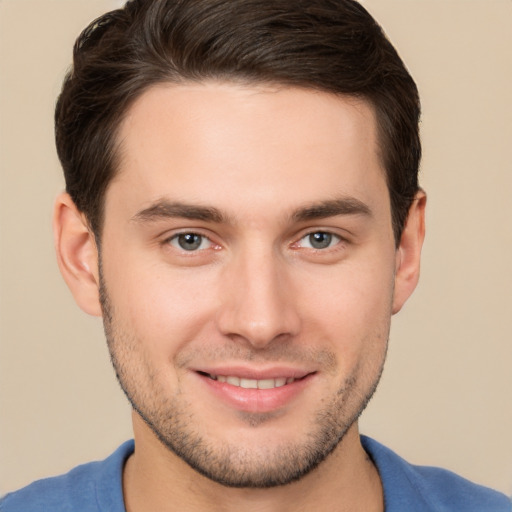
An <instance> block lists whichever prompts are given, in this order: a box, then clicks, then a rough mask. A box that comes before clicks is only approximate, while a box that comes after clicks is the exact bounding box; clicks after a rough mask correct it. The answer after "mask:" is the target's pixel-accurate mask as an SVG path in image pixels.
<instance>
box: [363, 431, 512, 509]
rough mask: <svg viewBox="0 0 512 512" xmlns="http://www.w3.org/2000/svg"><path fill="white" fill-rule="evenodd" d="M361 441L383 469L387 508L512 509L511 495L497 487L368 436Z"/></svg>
mask: <svg viewBox="0 0 512 512" xmlns="http://www.w3.org/2000/svg"><path fill="white" fill-rule="evenodd" d="M361 443H362V445H363V447H364V449H365V450H366V452H367V453H368V455H369V456H370V457H371V458H372V460H373V461H374V463H375V465H376V466H377V469H378V471H379V474H380V477H381V480H382V485H383V487H384V499H385V501H386V511H389V512H398V511H401V510H415V511H417V512H420V511H425V512H426V511H434V510H435V511H439V512H452V511H453V512H456V511H457V512H459V511H461V510H463V511H464V512H484V511H485V512H512V503H511V501H510V500H509V498H507V497H506V496H505V495H503V494H501V493H499V492H497V491H494V490H492V489H489V488H487V487H483V486H481V485H477V484H474V483H472V482H470V481H469V480H466V479H465V478H462V477H460V476H458V475H456V474H455V473H452V472H451V471H447V470H445V469H441V468H435V467H427V466H415V465H412V464H409V463H408V462H406V461H405V460H404V459H402V458H401V457H399V456H398V455H397V454H396V453H394V452H393V451H391V450H390V449H389V448H386V447H385V446H383V445H381V444H380V443H378V442H377V441H374V440H373V439H370V438H368V437H365V436H361Z"/></svg>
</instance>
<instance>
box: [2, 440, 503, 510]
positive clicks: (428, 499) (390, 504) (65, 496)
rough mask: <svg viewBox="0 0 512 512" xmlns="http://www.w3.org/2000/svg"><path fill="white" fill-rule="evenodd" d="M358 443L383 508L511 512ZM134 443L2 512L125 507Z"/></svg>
mask: <svg viewBox="0 0 512 512" xmlns="http://www.w3.org/2000/svg"><path fill="white" fill-rule="evenodd" d="M361 442H362V444H363V447H364V449H365V450H366V452H367V453H368V455H369V456H370V457H371V458H372V460H373V461H374V463H375V465H376V466H377V469H378V471H379V474H380V477H381V480H382V485H383V488H384V500H385V507H386V512H434V511H435V512H512V504H511V502H510V500H509V499H508V498H507V497H506V496H505V495H503V494H501V493H499V492H496V491H493V490H491V489H488V488H486V487H482V486H480V485H476V484H473V483H471V482H469V481H468V480H465V479H464V478H461V477H460V476H457V475H455V474H454V473H451V472H450V471H446V470H444V469H439V468H433V467H426V466H413V465H411V464H408V463H407V462H406V461H405V460H403V459H402V458H400V457H399V456H398V455H396V454H395V453H394V452H392V451H391V450H389V449H388V448H386V447H385V446H382V445H381V444H379V443H377V441H374V440H373V439H370V438H369V437H365V436H361ZM133 450H134V443H133V441H128V442H126V443H124V444H122V445H121V446H120V447H119V448H118V449H117V450H116V451H115V452H114V453H113V454H112V455H111V456H110V457H108V458H107V459H105V460H104V461H101V462H91V463H89V464H84V465H82V466H78V467H76V468H75V469H72V470H71V471H70V472H69V473H67V474H65V475H62V476H57V477H53V478H46V479H44V480H38V481H37V482H34V483H32V484H30V485H29V486H27V487H24V488H23V489H21V490H19V491H16V492H12V493H10V494H7V495H6V496H5V497H4V498H3V499H2V500H1V501H0V510H1V511H2V512H126V511H125V507H124V501H123V489H122V471H123V465H124V462H125V461H126V459H127V458H128V457H129V456H130V455H131V454H132V453H133Z"/></svg>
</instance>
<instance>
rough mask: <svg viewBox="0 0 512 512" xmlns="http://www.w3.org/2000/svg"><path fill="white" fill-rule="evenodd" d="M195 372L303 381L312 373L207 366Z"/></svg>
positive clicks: (284, 368)
mask: <svg viewBox="0 0 512 512" xmlns="http://www.w3.org/2000/svg"><path fill="white" fill-rule="evenodd" d="M193 371H195V372H199V373H205V374H208V375H215V376H218V375H224V376H234V377H240V378H242V379H253V380H266V379H279V378H283V377H284V378H287V379H290V378H292V379H302V378H303V377H305V376H306V375H309V374H310V373H314V371H311V370H305V369H302V368H292V367H287V366H274V367H271V368H250V367H246V366H205V367H200V368H194V369H193Z"/></svg>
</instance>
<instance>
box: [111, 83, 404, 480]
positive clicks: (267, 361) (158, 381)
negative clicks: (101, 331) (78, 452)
mask: <svg viewBox="0 0 512 512" xmlns="http://www.w3.org/2000/svg"><path fill="white" fill-rule="evenodd" d="M119 137H120V138H119V140H120V141H121V156H122V159H121V160H122V161H121V165H120V171H119V174H118V175H117V176H116V178H115V179H114V181H113V182H112V183H111V184H110V186H109V189H108V191H107V195H106V202H105V224H104V231H103V234H102V251H101V263H102V270H101V296H102V307H103V311H104V323H105V329H106V333H107V339H108V344H109V348H110V351H111V354H112V359H113V362H114V365H115V368H116V371H117V374H118V377H119V380H120V382H121V385H122V387H123V389H124V390H125V393H126V394H127V396H128V397H129V399H130V401H131V403H132V405H133V407H134V409H135V410H136V411H137V414H138V415H140V417H141V418H143V419H144V420H145V423H144V429H145V430H144V429H143V433H142V434H141V435H147V436H155V435H156V436H157V437H158V438H159V439H160V440H161V441H162V442H163V443H164V445H165V446H167V447H168V448H170V450H171V451H172V452H173V453H175V454H178V455H179V456H180V457H181V458H183V459H184V460H185V461H186V462H188V463H189V464H190V465H191V466H192V467H193V468H195V469H197V470H198V471H199V472H201V473H203V474H205V475H207V476H208V477H210V478H211V479H213V480H215V481H217V482H220V483H223V484H225V485H230V486H253V487H264V486H271V485H279V484H284V483H287V482H290V481H292V480H295V479H297V478H299V477H301V476H302V475H304V474H305V473H307V472H308V471H310V470H311V469H312V468H314V467H315V466H316V465H318V464H319V463H320V462H322V461H323V460H324V459H325V458H326V456H327V455H328V454H329V453H331V452H332V451H333V450H335V449H336V447H337V446H338V443H339V442H340V440H341V439H342V438H343V436H344V434H345V433H346V432H347V431H348V430H349V429H350V428H355V423H354V422H355V421H356V419H357V417H358V416H359V414H360V413H361V411H362V410H363V408H364V407H365V405H366V403H367V401H368V400H369V398H370V396H371V395H372V393H373V391H374V389H375V387H376V385H377V381H378V379H379V376H380V373H381V369H382V365H383V362H384V358H385V353H386V346H387V339H388V333H389V323H390V316H391V313H392V309H393V292H394V284H395V271H396V265H397V252H396V248H395V241H394V239H393V232H392V227H391V212H390V204H389V196H388V191H387V188H386V181H385V176H384V170H383V169H382V166H381V163H380V160H379V155H378V151H377V141H376V125H375V119H374V114H373V111H372V109H371V108H370V107H369V106H368V105H367V104H366V103H364V102H362V101H358V100H355V99H348V98H341V97H337V96H334V95H330V94H327V93H322V92H314V91H310V90H302V89H293V88H281V89H278V88H270V87H256V86H252V87H244V86H241V85H233V84H221V83H207V84H195V85H180V86H176V85H172V86H158V87H154V88H152V89H150V90H149V91H147V92H146V93H145V94H144V95H142V96H141V97H140V98H139V99H138V101H137V102H136V103H135V104H134V105H133V107H132V108H131V109H130V111H129V113H128V116H127V118H126V119H125V121H124V123H123V125H122V127H121V131H120V135H119ZM141 423H142V422H141Z"/></svg>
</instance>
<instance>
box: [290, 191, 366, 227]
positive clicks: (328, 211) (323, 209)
mask: <svg viewBox="0 0 512 512" xmlns="http://www.w3.org/2000/svg"><path fill="white" fill-rule="evenodd" d="M337 215H362V216H365V217H372V211H371V209H370V207H369V206H368V205H367V204H365V203H363V202H362V201H360V200H359V199H356V198H355V197H343V198H340V199H332V200H328V201H321V202H319V203H313V204H311V205H310V206H306V207H304V208H299V209H298V210H296V211H295V212H293V214H292V220H293V221H295V222H304V221H310V220H317V219H325V218H327V217H336V216H337Z"/></svg>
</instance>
